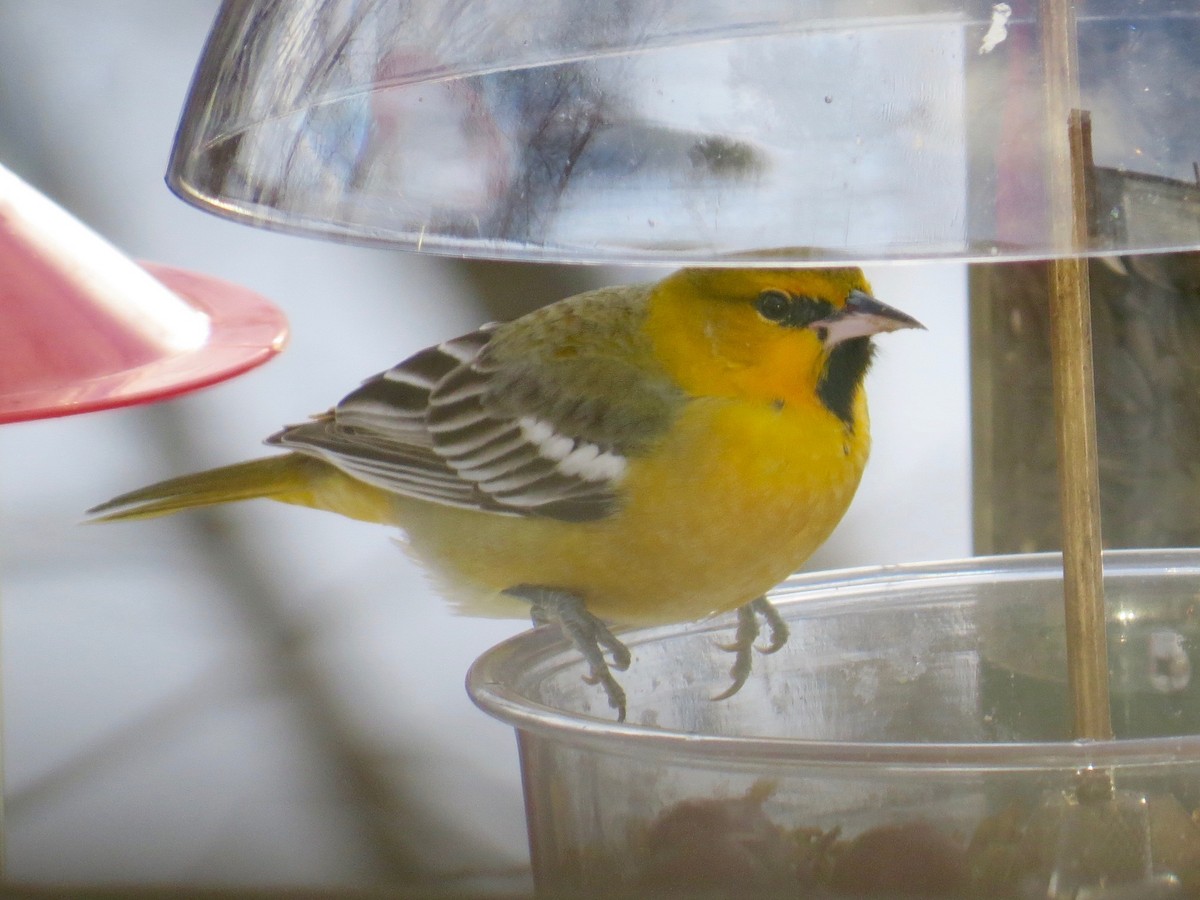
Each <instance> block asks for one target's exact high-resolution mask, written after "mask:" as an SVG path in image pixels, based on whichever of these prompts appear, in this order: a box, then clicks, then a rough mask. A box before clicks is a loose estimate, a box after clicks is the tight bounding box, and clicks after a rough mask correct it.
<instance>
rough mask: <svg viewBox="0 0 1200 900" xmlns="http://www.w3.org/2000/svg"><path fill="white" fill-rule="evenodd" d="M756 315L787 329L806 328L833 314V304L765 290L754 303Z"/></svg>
mask: <svg viewBox="0 0 1200 900" xmlns="http://www.w3.org/2000/svg"><path fill="white" fill-rule="evenodd" d="M754 308H755V309H756V310H758V314H759V315H760V316H762V317H763V318H764V319H766V320H767V321H768V322H778V323H779V324H780V325H785V326H787V327H789V328H806V327H808V326H809V325H811V324H812V323H813V322H816V321H818V320H819V319H824V318H825V317H826V316H828V315H830V314H831V313H832V312H833V304H832V303H830V302H829V301H828V300H818V299H816V298H815V297H793V296H792V295H791V294H788V293H785V292H784V291H780V290H773V289H772V290H766V291H763V292H762V293H761V294H759V295H758V297H757V298H756V299H755V301H754Z"/></svg>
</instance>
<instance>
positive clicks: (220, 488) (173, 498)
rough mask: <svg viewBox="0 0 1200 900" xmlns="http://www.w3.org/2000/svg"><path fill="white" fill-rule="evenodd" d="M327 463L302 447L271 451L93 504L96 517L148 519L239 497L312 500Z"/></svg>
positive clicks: (91, 513) (97, 519)
mask: <svg viewBox="0 0 1200 900" xmlns="http://www.w3.org/2000/svg"><path fill="white" fill-rule="evenodd" d="M325 467H326V465H325V463H322V462H321V461H320V460H317V459H313V458H312V457H307V456H303V455H301V454H298V453H286V454H282V455H279V456H267V457H263V458H262V459H252V460H250V461H249V462H243V463H237V464H235V465H232V466H222V467H221V468H219V469H209V470H208V471H206V472H196V473H195V474H193V475H183V476H181V477H179V478H171V479H168V480H167V481H160V482H158V483H157V484H152V485H150V486H149V487H144V488H139V489H138V490H136V491H130V492H129V493H127V494H121V496H119V497H114V498H113V499H112V500H109V501H108V502H107V503H101V504H100V505H99V506H94V507H92V508H91V509H89V510H88V515H89V516H90V517H91V518H90V520H89V521H92V522H113V521H117V520H120V519H148V518H152V517H154V516H165V515H167V514H169V513H173V512H179V511H180V510H182V509H192V508H193V507H198V506H214V505H216V504H218V503H232V502H233V501H235V500H252V499H255V498H257V497H267V498H270V499H272V500H280V501H282V502H285V503H300V504H303V505H312V502H311V487H312V483H313V475H314V474H316V472H315V471H314V470H319V469H321V468H325Z"/></svg>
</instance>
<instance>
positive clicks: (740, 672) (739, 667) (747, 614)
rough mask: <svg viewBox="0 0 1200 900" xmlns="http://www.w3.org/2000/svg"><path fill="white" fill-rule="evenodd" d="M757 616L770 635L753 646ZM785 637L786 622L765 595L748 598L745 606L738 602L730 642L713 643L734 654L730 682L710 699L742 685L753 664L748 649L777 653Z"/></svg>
mask: <svg viewBox="0 0 1200 900" xmlns="http://www.w3.org/2000/svg"><path fill="white" fill-rule="evenodd" d="M760 616H761V617H762V620H763V622H765V623H766V626H767V629H768V631H769V632H770V639H769V641H768V643H767V645H766V646H765V647H759V646H756V645H755V643H754V642H755V640H757V639H758V636H759V634H760V633H761V628H760V627H759V624H758V619H759V617H760ZM787 640H788V627H787V623H786V622H785V621H783V617H782V616H781V615H779V610H777V609H776V608H775V607H774V606H772V605H771V602H770V601H769V600H768V599H767V598H766V597H759V598H758V599H757V600H751V601H750V602H749V603H747V604H746V605H745V606H739V607H738V611H737V631H736V632H735V633H734V639H733V642H732V643H729V644H718V645H717V646H718V647H719V648H720V649H721V650H724V651H726V652H727V653H733V654H735V656H734V658H733V665H732V666H730V667H729V677H730V678H732V679H733V682H732V684H730V685H729V687H727V688H726V689H725V690H723V691H722V692H721V693H719V694H717V695H716V696H715V697H713V698H712V699H713V700H714V701H716V700H728V699H729V698H730V697H732V696H733V695H734V694H736V693H737V692H738V691H740V690H741V689H742V686H743V685H744V684H745V683H746V680H747V679H748V678H749V677H750V670H751V669H752V668H753V665H752V664H753V657H752V656H751V654H750V651H751V650H757V651H758V652H759V653H762V654H764V655H767V654H771V653H778V652H779V651H780V650H782V649H783V647H784V645H785V644H786V643H787Z"/></svg>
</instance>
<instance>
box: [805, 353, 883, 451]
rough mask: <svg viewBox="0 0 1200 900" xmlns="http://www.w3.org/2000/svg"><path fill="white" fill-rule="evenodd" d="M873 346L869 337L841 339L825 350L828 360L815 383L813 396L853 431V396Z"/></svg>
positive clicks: (870, 356)
mask: <svg viewBox="0 0 1200 900" xmlns="http://www.w3.org/2000/svg"><path fill="white" fill-rule="evenodd" d="M874 355H875V347H874V346H873V345H872V344H871V339H870V338H869V337H856V338H850V339H849V340H845V341H842V342H841V343H840V344H838V345H837V346H836V347H834V348H833V349H832V350H831V351H829V362H827V363H826V364H825V371H824V373H822V375H821V380H820V381H818V382H817V396H818V397H820V398H821V402H822V403H824V404H825V407H826V409H828V410H829V411H830V412H831V413H833V414H834V415H835V416H837V417H838V418H839V419H841V420H842V421H843V422H845V423H846V428H847V429H848V430H850V431H853V430H854V395H855V394H856V393H857V392H858V388H859V386H860V385H861V384H862V381H863V376H865V375H866V374H867V369H869V368H870V367H871V359H872V357H873V356H874Z"/></svg>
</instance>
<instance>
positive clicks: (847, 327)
mask: <svg viewBox="0 0 1200 900" xmlns="http://www.w3.org/2000/svg"><path fill="white" fill-rule="evenodd" d="M808 327H809V328H811V329H813V330H814V331H815V332H817V334H818V335H819V336H820V337H821V340H823V341H824V342H825V346H826V347H833V346H835V345H837V344H840V343H841V342H842V341H846V340H849V339H850V338H856V337H870V336H871V335H873V334H880V333H882V332H884V331H899V330H900V329H901V328H922V329H923V328H924V327H925V326H924V325H922V324H921V323H920V322H918V321H917V320H916V319H914V318H913V317H912V316H910V315H908V314H907V313H902V312H900V310H898V309H896V308H894V307H891V306H888V305H887V304H886V303H881V302H879V301H878V300H876V299H875V298H874V297H872V296H871V295H870V294H868V293H866V292H865V291H851V292H850V296H849V297H847V298H846V305H845V306H843V307H842V308H841V309H839V310H838V311H837V312H835V313H834V314H833V315H831V316H826V317H825V318H824V319H818V320H817V321H816V322H812V323H811V324H810V325H809V326H808Z"/></svg>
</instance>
